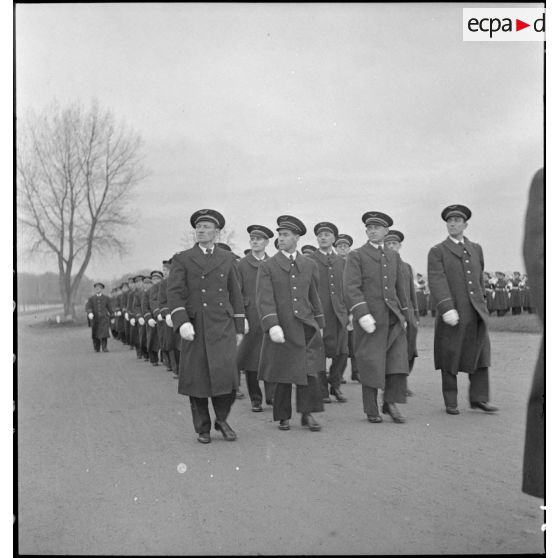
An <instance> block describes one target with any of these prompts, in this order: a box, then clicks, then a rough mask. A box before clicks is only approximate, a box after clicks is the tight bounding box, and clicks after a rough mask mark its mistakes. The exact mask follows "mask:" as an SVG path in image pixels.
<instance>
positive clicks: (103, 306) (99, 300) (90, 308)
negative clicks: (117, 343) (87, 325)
mask: <svg viewBox="0 0 558 558" xmlns="http://www.w3.org/2000/svg"><path fill="white" fill-rule="evenodd" d="M85 311H86V312H87V313H88V314H89V313H93V320H91V337H93V338H94V339H105V338H107V337H108V336H109V327H110V318H111V316H112V307H111V304H110V299H109V297H108V296H107V295H105V294H99V295H97V294H94V295H93V296H91V297H89V299H88V300H87V303H86V304H85Z"/></svg>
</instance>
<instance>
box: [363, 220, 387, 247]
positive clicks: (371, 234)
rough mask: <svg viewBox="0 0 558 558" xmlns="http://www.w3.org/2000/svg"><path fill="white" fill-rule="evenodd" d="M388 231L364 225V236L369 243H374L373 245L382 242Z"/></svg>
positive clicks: (374, 225) (376, 226) (379, 226)
mask: <svg viewBox="0 0 558 558" xmlns="http://www.w3.org/2000/svg"><path fill="white" fill-rule="evenodd" d="M388 231H389V229H388V228H387V227H383V226H382V225H376V224H372V225H366V236H368V240H370V242H374V243H375V244H380V243H381V242H383V240H384V238H385V237H386V235H387V233H388Z"/></svg>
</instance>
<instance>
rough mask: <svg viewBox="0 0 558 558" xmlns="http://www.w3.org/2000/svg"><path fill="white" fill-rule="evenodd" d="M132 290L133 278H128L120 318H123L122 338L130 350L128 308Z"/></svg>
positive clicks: (130, 335)
mask: <svg viewBox="0 0 558 558" xmlns="http://www.w3.org/2000/svg"><path fill="white" fill-rule="evenodd" d="M133 290H134V278H133V277H128V290H127V291H126V292H125V293H124V298H123V301H122V317H123V318H124V338H125V340H126V345H128V346H129V348H130V350H132V349H133V348H134V347H133V344H132V332H131V329H130V310H129V309H130V307H131V301H132V294H133Z"/></svg>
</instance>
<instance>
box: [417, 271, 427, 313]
mask: <svg viewBox="0 0 558 558" xmlns="http://www.w3.org/2000/svg"><path fill="white" fill-rule="evenodd" d="M417 285H418V288H417V289H416V298H417V307H418V313H419V316H426V315H427V314H428V294H427V292H426V281H425V280H424V278H423V277H422V275H421V274H420V273H417Z"/></svg>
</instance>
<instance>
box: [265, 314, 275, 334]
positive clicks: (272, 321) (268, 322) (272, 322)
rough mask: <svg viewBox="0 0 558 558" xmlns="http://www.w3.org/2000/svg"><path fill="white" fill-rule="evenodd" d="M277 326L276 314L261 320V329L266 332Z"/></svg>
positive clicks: (268, 315)
mask: <svg viewBox="0 0 558 558" xmlns="http://www.w3.org/2000/svg"><path fill="white" fill-rule="evenodd" d="M276 325H279V318H278V317H277V314H267V315H266V316H264V317H263V318H262V329H263V330H264V331H265V332H267V331H269V330H270V329H271V328H272V327H273V326H276Z"/></svg>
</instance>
